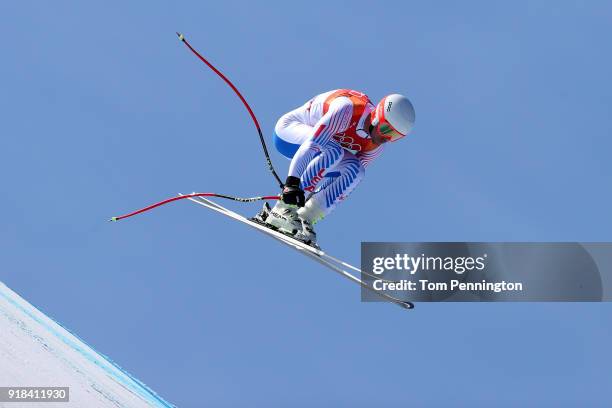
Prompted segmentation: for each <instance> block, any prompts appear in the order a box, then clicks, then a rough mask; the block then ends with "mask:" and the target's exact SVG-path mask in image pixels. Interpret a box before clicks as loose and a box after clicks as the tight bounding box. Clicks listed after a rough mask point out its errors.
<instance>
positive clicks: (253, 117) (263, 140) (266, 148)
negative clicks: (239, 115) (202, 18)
mask: <svg viewBox="0 0 612 408" xmlns="http://www.w3.org/2000/svg"><path fill="white" fill-rule="evenodd" d="M176 35H178V38H179V40H181V42H183V43H184V44H185V45H186V46H187V48H189V49H190V50H191V52H192V53H193V54H194V55H195V56H196V57H198V58H199V59H200V60H201V61H202V62H203V63H205V64H206V65H207V66H208V67H209V68H210V69H211V70H213V72H214V73H215V74H217V75H219V77H221V79H223V80H224V81H225V83H226V84H228V85H229V87H230V88H232V90H233V91H234V92H235V93H236V95H238V97H239V98H240V100H241V101H242V103H243V104H244V106H245V108H246V109H247V110H248V111H249V114H250V115H251V119H253V123H255V127H256V128H257V133H259V141H260V142H261V147H263V152H264V155H265V156H266V162H267V164H268V168H269V169H270V171H271V172H272V175H273V176H274V178H275V179H276V181H278V184H279V185H280V188H281V189H282V188H283V187H284V184H283V182H282V181H281V179H280V177H278V174H276V170H274V166H273V165H272V160H271V159H270V154H269V153H268V147H267V146H266V141H265V139H264V136H263V132H262V131H261V127H260V126H259V121H258V120H257V117H255V114H254V113H253V110H252V109H251V106H249V103H248V102H247V101H246V99H244V97H243V96H242V94H241V93H240V91H239V90H238V88H236V87H235V86H234V84H233V83H232V82H231V81H230V80H229V79H227V77H226V76H225V75H223V73H222V72H221V71H219V70H218V69H217V68H215V66H214V65H212V64H211V63H210V62H208V60H207V59H206V58H204V57H203V56H202V55H200V53H199V52H198V51H196V50H195V48H193V47H192V46H191V44H189V42H188V41H187V39H185V36H184V35H183V34H181V33H178V32H177V33H176Z"/></svg>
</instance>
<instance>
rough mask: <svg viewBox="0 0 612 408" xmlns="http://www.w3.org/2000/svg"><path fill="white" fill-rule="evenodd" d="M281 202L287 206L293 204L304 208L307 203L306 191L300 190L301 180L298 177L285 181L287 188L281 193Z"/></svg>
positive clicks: (290, 177) (291, 177) (288, 178)
mask: <svg viewBox="0 0 612 408" xmlns="http://www.w3.org/2000/svg"><path fill="white" fill-rule="evenodd" d="M281 200H283V202H284V203H285V204H293V205H297V206H298V207H303V206H304V204H305V203H306V198H305V197H304V190H302V189H301V188H300V179H299V178H297V177H293V176H289V177H287V180H286V181H285V187H284V188H283V192H282V193H281Z"/></svg>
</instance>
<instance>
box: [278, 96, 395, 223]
mask: <svg viewBox="0 0 612 408" xmlns="http://www.w3.org/2000/svg"><path fill="white" fill-rule="evenodd" d="M374 109H375V106H374V105H373V104H372V102H371V101H370V100H369V98H368V97H367V96H366V95H364V94H362V93H360V92H357V91H353V90H350V89H338V90H334V91H329V92H325V93H322V94H320V95H317V96H315V97H314V98H312V99H311V100H309V101H308V102H306V103H305V104H304V105H302V106H300V107H299V108H297V109H294V110H292V111H291V112H288V113H286V114H284V115H283V116H282V117H281V118H280V119H279V120H278V122H277V124H276V127H275V129H274V130H275V134H274V144H275V146H276V148H277V150H278V151H279V152H280V153H281V154H282V155H284V156H285V157H287V158H289V159H291V164H290V165H289V174H288V175H289V176H294V177H298V178H300V181H301V183H300V184H301V187H302V189H304V191H306V194H307V195H308V193H314V194H313V195H312V197H311V198H310V200H308V202H307V205H306V207H305V208H304V209H301V210H300V212H301V213H302V214H301V215H302V216H306V217H308V218H309V219H310V220H311V221H313V222H316V221H318V220H320V219H321V218H323V217H325V216H326V215H327V214H329V213H330V212H331V211H332V210H333V209H334V208H335V207H336V205H337V204H338V203H339V202H340V201H342V200H344V199H345V198H346V197H347V196H348V195H349V194H350V193H351V192H352V191H353V189H354V188H355V187H356V186H357V184H359V182H360V181H361V179H362V178H363V176H364V174H365V168H366V167H367V166H368V165H369V164H370V163H371V162H372V160H374V159H375V158H376V157H378V155H380V153H381V152H382V150H383V147H382V146H380V145H376V144H374V143H373V142H372V139H371V138H370V135H369V132H368V131H367V129H364V126H365V123H366V119H367V117H368V116H369V115H370V113H371V112H372V111H373V110H374Z"/></svg>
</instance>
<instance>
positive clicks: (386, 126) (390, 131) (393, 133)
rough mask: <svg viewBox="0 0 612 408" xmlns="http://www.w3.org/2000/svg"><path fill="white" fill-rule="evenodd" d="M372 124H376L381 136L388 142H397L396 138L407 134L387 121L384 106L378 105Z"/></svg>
mask: <svg viewBox="0 0 612 408" xmlns="http://www.w3.org/2000/svg"><path fill="white" fill-rule="evenodd" d="M372 126H374V127H375V128H376V129H377V130H378V133H380V135H381V137H382V138H383V139H385V140H386V141H388V142H395V141H396V140H399V139H401V138H402V137H404V136H406V135H404V134H403V133H400V132H399V131H398V130H396V129H395V128H394V127H393V126H392V125H391V124H390V123H389V122H387V120H386V119H385V113H384V111H383V109H382V106H378V107H377V109H376V114H375V116H374V120H373V121H372Z"/></svg>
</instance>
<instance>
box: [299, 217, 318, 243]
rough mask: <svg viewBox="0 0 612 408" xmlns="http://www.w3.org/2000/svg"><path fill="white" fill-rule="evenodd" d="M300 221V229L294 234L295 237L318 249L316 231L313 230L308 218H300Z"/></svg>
mask: <svg viewBox="0 0 612 408" xmlns="http://www.w3.org/2000/svg"><path fill="white" fill-rule="evenodd" d="M300 221H301V222H302V229H301V230H300V231H298V232H297V234H295V239H297V240H299V241H302V242H304V243H305V244H308V245H310V246H311V247H314V248H317V249H319V246H318V245H317V233H316V232H315V230H314V228H313V226H312V224H311V222H310V221H309V220H306V219H303V218H300Z"/></svg>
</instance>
